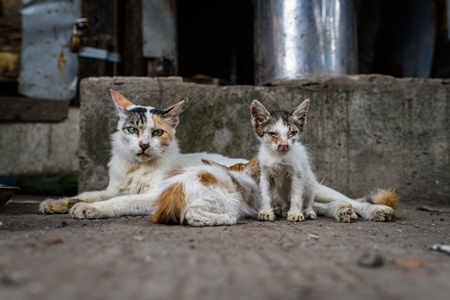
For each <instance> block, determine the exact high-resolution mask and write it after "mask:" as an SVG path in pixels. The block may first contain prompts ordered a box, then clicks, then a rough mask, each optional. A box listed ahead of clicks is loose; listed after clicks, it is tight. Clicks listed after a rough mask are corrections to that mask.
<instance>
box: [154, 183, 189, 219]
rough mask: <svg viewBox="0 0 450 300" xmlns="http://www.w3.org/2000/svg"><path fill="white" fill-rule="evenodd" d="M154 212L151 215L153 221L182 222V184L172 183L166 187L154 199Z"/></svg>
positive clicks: (183, 199) (184, 205) (183, 197)
mask: <svg viewBox="0 0 450 300" xmlns="http://www.w3.org/2000/svg"><path fill="white" fill-rule="evenodd" d="M154 206H155V208H156V209H155V213H154V214H153V216H152V221H153V222H154V223H163V224H182V223H183V217H184V212H185V209H186V201H185V195H184V192H183V185H182V184H180V183H174V184H172V185H170V186H169V187H167V188H166V189H165V190H164V192H162V194H161V195H160V196H159V197H158V199H156V201H155V203H154Z"/></svg>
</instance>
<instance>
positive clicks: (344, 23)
mask: <svg viewBox="0 0 450 300" xmlns="http://www.w3.org/2000/svg"><path fill="white" fill-rule="evenodd" d="M254 33H255V35H254V45H255V49H254V52H255V83H256V84H258V85H261V84H270V83H271V82H273V81H275V80H293V79H299V78H303V77H308V76H339V75H345V74H354V73H357V72H358V70H357V68H358V65H357V62H358V55H357V41H356V22H355V13H354V4H353V0H255V24H254Z"/></svg>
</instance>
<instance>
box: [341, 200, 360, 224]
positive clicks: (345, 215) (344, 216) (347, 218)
mask: <svg viewBox="0 0 450 300" xmlns="http://www.w3.org/2000/svg"><path fill="white" fill-rule="evenodd" d="M336 219H337V220H338V221H339V222H341V223H350V222H351V221H352V220H357V219H358V215H357V214H356V213H355V212H354V210H353V206H352V205H351V204H350V203H348V202H342V203H339V205H338V207H337V213H336Z"/></svg>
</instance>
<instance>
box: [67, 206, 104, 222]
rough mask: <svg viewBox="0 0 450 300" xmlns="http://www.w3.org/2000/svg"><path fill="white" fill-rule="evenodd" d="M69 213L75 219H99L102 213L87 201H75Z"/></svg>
mask: <svg viewBox="0 0 450 300" xmlns="http://www.w3.org/2000/svg"><path fill="white" fill-rule="evenodd" d="M69 213H70V215H71V216H72V218H75V219H99V218H102V215H101V213H100V211H99V210H98V209H96V208H95V207H93V206H92V204H89V203H84V202H83V203H77V204H75V205H74V206H73V207H72V208H71V209H70V212H69Z"/></svg>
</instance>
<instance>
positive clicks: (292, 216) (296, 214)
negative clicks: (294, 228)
mask: <svg viewBox="0 0 450 300" xmlns="http://www.w3.org/2000/svg"><path fill="white" fill-rule="evenodd" d="M287 219H288V221H291V222H303V221H305V216H304V215H303V214H302V213H301V212H300V211H298V210H294V211H293V210H289V211H288V216H287Z"/></svg>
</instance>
